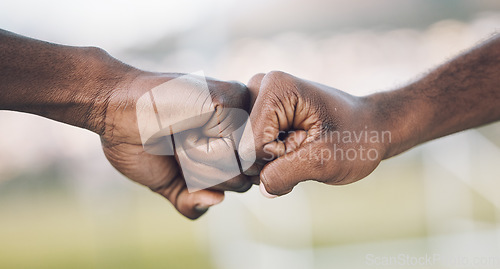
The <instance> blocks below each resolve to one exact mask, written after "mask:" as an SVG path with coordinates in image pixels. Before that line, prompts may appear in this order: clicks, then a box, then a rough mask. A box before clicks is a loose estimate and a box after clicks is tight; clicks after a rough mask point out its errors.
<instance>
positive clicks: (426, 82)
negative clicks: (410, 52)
mask: <svg viewBox="0 0 500 269" xmlns="http://www.w3.org/2000/svg"><path fill="white" fill-rule="evenodd" d="M499 37H500V36H498V35H497V36H496V37H494V38H492V39H490V40H488V41H487V42H485V43H483V44H482V45H480V46H478V47H476V48H474V49H472V50H470V51H468V52H466V53H464V54H462V55H460V56H458V57H456V58H455V59H453V60H451V61H449V62H447V63H445V64H444V65H442V66H440V67H438V68H437V69H436V70H434V71H432V72H430V73H429V74H428V75H426V76H425V77H423V78H422V79H420V80H418V81H416V82H415V83H412V84H410V85H408V86H406V87H403V88H401V89H399V90H395V91H391V92H386V93H379V94H375V95H372V96H370V97H369V99H371V100H374V103H375V104H376V105H375V111H376V117H377V118H379V119H381V120H382V121H385V124H382V125H384V126H385V127H386V129H387V130H389V131H392V132H393V138H394V139H393V140H394V141H392V143H391V144H390V145H389V146H388V149H389V150H388V152H387V153H386V155H385V158H389V157H391V156H394V155H396V154H399V153H401V152H403V151H405V150H407V149H409V148H411V147H413V146H416V145H418V144H421V143H424V142H426V141H429V140H432V139H435V138H438V137H442V136H445V135H448V134H452V133H455V132H459V131H462V130H466V129H469V128H473V127H478V126H481V125H484V124H488V123H491V122H494V121H497V120H500V38H499Z"/></svg>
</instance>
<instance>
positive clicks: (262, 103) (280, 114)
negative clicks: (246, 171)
mask: <svg viewBox="0 0 500 269" xmlns="http://www.w3.org/2000/svg"><path fill="white" fill-rule="evenodd" d="M289 78H290V76H289V75H288V74H285V73H281V72H271V73H268V74H267V75H265V76H264V77H263V78H262V80H261V84H260V85H261V86H260V90H259V95H258V96H257V99H256V101H255V105H254V107H253V109H252V112H251V114H250V123H251V129H252V130H253V132H250V131H247V129H245V131H244V133H243V136H242V143H241V144H240V148H239V149H240V156H241V157H242V159H244V160H245V159H246V158H247V157H248V156H256V157H257V160H263V159H268V160H269V159H273V158H275V157H276V155H275V153H276V152H274V151H272V152H269V151H266V149H264V146H265V145H266V144H268V143H270V142H273V141H275V140H276V139H277V138H278V135H279V134H280V132H281V131H287V130H289V129H290V128H291V127H292V126H293V119H294V114H295V106H296V102H297V100H296V98H292V97H293V96H291V95H292V94H291V93H290V91H292V90H293V89H291V86H289V85H287V83H286V80H287V79H289ZM279 144H280V143H276V145H275V146H274V147H273V146H270V147H268V148H267V149H275V148H276V147H281V146H280V145H279ZM276 150H277V151H279V150H280V149H279V148H276Z"/></svg>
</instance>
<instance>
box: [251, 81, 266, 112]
mask: <svg viewBox="0 0 500 269" xmlns="http://www.w3.org/2000/svg"><path fill="white" fill-rule="evenodd" d="M264 76H265V74H264V73H259V74H256V75H254V76H253V77H252V78H251V79H250V80H249V81H248V84H247V87H248V90H249V92H250V111H252V108H253V105H254V104H255V100H256V99H257V96H259V89H260V83H261V82H262V79H263V78H264Z"/></svg>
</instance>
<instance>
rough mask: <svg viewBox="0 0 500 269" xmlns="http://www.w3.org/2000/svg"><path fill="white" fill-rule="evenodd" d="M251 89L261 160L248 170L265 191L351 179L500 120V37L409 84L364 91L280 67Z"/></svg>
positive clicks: (252, 83) (259, 77)
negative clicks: (385, 162) (432, 143)
mask: <svg viewBox="0 0 500 269" xmlns="http://www.w3.org/2000/svg"><path fill="white" fill-rule="evenodd" d="M248 87H249V88H250V90H251V91H252V92H255V93H257V92H258V97H257V99H256V101H255V105H254V106H253V108H252V113H251V115H250V120H251V122H252V126H253V132H254V133H253V135H254V138H255V147H256V151H257V158H258V160H259V161H258V163H257V164H256V165H254V166H253V167H252V168H251V169H249V170H248V171H247V172H246V173H247V174H249V175H253V176H257V175H259V172H260V182H261V190H262V191H263V192H264V194H265V195H268V196H270V197H274V196H276V195H284V194H286V193H288V192H290V191H292V189H293V187H294V186H295V185H297V184H298V183H299V182H302V181H306V180H316V181H319V182H324V183H326V184H331V185H342V184H349V183H352V182H355V181H357V180H360V179H362V178H364V177H366V176H367V175H368V174H370V173H371V172H372V171H373V170H374V169H375V168H376V167H377V165H378V164H379V163H380V161H382V160H384V159H387V158H390V157H392V156H395V155H397V154H399V153H401V152H403V151H406V150H408V149H410V148H412V147H414V146H416V145H419V144H421V143H424V142H426V141H429V140H432V139H436V138H439V137H442V136H446V135H449V134H452V133H455V132H459V131H462V130H466V129H469V128H474V127H478V126H481V125H484V124H488V123H491V122H494V121H498V120H500V105H499V104H500V38H499V36H498V35H497V36H494V37H493V38H491V39H489V40H488V41H487V42H484V43H483V44H481V45H479V46H477V47H475V48H473V49H471V50H470V51H468V52H465V53H463V54H462V55H459V56H458V57H456V58H455V59H453V60H451V61H449V62H447V63H445V64H443V65H441V66H439V67H438V68H436V69H435V70H433V71H432V72H430V73H429V74H427V75H426V76H424V77H423V78H422V79H420V80H418V81H416V82H414V83H412V84H410V85H408V86H405V87H403V88H400V89H397V90H394V91H388V92H381V93H376V94H373V95H369V96H364V97H357V96H353V95H350V94H348V93H346V92H342V91H340V90H337V89H334V88H331V87H328V86H325V85H321V84H318V83H314V82H311V81H307V80H304V79H300V78H297V77H294V76H292V75H289V74H286V73H283V72H276V71H274V72H270V73H267V74H258V75H256V76H254V77H253V78H252V79H251V80H250V82H249V84H248ZM363 131H367V133H363ZM363 134H368V135H366V137H367V139H365V137H363V136H361V135H363ZM377 135H378V139H377ZM356 136H358V137H361V139H359V140H357V139H356ZM243 137H245V134H244V136H243ZM349 137H350V138H351V139H349ZM243 141H245V139H243ZM245 150H248V146H246V145H245V144H241V145H240V154H241V155H242V156H243V158H244V157H245ZM354 153H356V155H355V154H354ZM363 153H364V155H363ZM258 180H259V179H257V181H258Z"/></svg>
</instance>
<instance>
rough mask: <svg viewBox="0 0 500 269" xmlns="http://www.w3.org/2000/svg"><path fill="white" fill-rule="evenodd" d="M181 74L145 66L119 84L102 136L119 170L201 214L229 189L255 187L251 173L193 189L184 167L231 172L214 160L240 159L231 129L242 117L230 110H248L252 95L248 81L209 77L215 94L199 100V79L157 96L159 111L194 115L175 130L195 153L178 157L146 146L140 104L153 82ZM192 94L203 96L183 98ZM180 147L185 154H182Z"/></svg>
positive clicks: (207, 174) (212, 173)
mask: <svg viewBox="0 0 500 269" xmlns="http://www.w3.org/2000/svg"><path fill="white" fill-rule="evenodd" d="M180 76H181V74H158V73H144V72H139V74H137V73H136V74H134V75H133V76H131V77H133V78H131V79H129V80H127V81H126V82H124V83H123V84H122V85H121V86H119V87H117V89H116V90H114V91H113V92H112V93H111V94H110V95H109V96H110V97H109V101H108V104H107V109H106V117H105V120H104V122H105V124H104V126H105V127H104V132H103V133H102V135H101V140H102V145H103V149H104V153H105V155H106V157H107V158H108V160H109V161H110V163H111V164H112V165H113V166H114V167H115V168H116V169H117V170H118V171H120V172H121V173H122V174H124V175H125V176H127V177H128V178H130V179H132V180H133V181H136V182H138V183H140V184H143V185H145V186H147V187H149V188H150V189H151V190H153V191H155V192H157V193H159V194H161V195H162V196H164V197H165V198H167V199H168V200H169V201H170V202H171V203H172V204H173V205H174V206H175V208H176V209H177V210H178V211H179V212H180V213H182V214H183V215H184V216H186V217H188V218H190V219H196V218H198V217H200V216H201V215H203V213H205V212H206V211H207V209H208V208H209V207H210V206H212V205H215V204H218V203H220V202H221V201H222V200H223V198H224V191H226V190H231V191H237V192H244V191H246V190H248V189H249V188H250V187H251V182H250V181H249V180H248V178H247V176H245V175H239V176H236V177H234V178H232V179H230V180H228V181H225V182H223V183H220V184H218V185H215V186H213V187H211V188H210V189H202V190H199V191H196V192H192V193H189V192H188V188H187V186H186V182H185V179H184V177H183V173H184V174H185V173H186V172H187V171H185V169H190V170H191V171H189V172H191V173H194V174H195V175H203V179H202V181H203V180H210V179H212V178H213V179H217V177H225V178H228V177H226V175H225V172H226V171H224V170H223V169H220V168H221V167H218V166H216V165H214V163H216V164H219V166H220V163H221V160H224V159H227V158H233V160H234V157H235V149H234V148H233V145H234V144H233V143H234V141H232V139H233V137H231V136H230V135H229V134H230V133H231V131H233V130H234V129H235V128H237V127H238V126H231V125H238V124H241V122H234V121H235V119H234V118H231V117H232V115H228V112H227V111H228V109H229V108H239V109H243V110H248V106H249V101H250V100H249V99H250V97H249V93H248V91H247V89H246V87H245V86H244V85H243V84H240V83H235V82H222V81H217V80H214V79H207V84H208V88H209V91H210V95H211V98H212V100H197V99H201V98H203V97H200V96H199V95H200V94H201V93H199V92H197V86H196V85H194V86H193V87H190V88H189V89H184V91H181V90H180V89H179V91H177V92H176V96H166V98H162V100H155V101H156V109H157V111H156V112H157V113H156V114H160V112H158V111H160V110H161V114H163V115H168V116H169V117H170V118H177V119H181V120H185V119H187V118H189V119H190V120H187V121H186V120H185V121H183V122H182V124H181V126H177V127H176V130H175V133H178V134H179V137H182V139H181V140H176V142H175V143H176V145H175V147H176V149H179V148H190V149H191V151H190V154H188V155H189V156H187V154H185V152H186V151H177V152H176V156H175V157H174V156H165V155H161V154H151V151H154V148H153V149H150V150H148V149H147V148H146V149H145V148H144V146H143V141H141V134H140V131H139V129H138V119H137V116H136V115H137V114H136V112H137V110H138V109H142V108H141V107H137V104H138V103H137V102H138V100H139V99H140V97H141V96H143V95H144V94H145V93H147V92H148V91H149V90H151V89H152V88H154V87H156V86H158V85H160V84H162V83H165V82H167V81H170V80H172V79H175V78H178V77H180ZM194 84H196V82H195V83H194ZM191 95H193V96H195V97H196V98H194V99H193V100H197V101H194V102H193V103H192V104H191V103H189V104H183V103H182V102H183V100H185V98H191V97H192V96H191ZM197 95H198V96H197ZM183 98H184V99H183ZM210 101H212V102H213V105H209V104H212V102H210ZM211 106H212V107H211ZM202 114H203V115H202ZM196 116H201V117H196ZM163 135H170V133H169V134H163ZM157 138H158V139H160V142H164V141H165V140H161V139H162V137H161V136H159V137H157ZM163 138H164V137H163ZM167 141H168V140H167ZM205 144H206V145H205ZM199 145H202V147H200V146H199ZM160 148H161V145H160ZM193 150H194V152H193ZM153 153H154V152H153ZM180 153H183V154H184V155H182V156H180ZM179 158H183V159H182V160H183V161H184V163H183V167H182V168H183V171H181V169H180V166H179V164H178V161H179ZM238 172H239V170H238ZM229 178H230V177H229Z"/></svg>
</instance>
